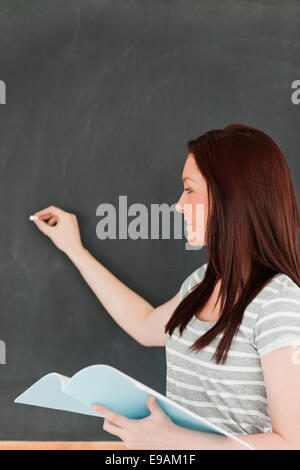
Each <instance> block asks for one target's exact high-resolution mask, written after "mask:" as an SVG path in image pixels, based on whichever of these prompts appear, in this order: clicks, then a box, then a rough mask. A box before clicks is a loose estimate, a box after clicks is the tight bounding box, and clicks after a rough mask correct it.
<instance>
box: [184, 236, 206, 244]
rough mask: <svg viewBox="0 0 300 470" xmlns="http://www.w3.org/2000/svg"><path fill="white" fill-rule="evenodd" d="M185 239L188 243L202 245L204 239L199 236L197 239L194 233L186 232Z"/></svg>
mask: <svg viewBox="0 0 300 470" xmlns="http://www.w3.org/2000/svg"><path fill="white" fill-rule="evenodd" d="M186 241H187V242H188V244H189V245H193V246H204V240H203V239H202V238H201V237H199V238H198V239H197V238H196V235H195V233H188V234H187V237H186Z"/></svg>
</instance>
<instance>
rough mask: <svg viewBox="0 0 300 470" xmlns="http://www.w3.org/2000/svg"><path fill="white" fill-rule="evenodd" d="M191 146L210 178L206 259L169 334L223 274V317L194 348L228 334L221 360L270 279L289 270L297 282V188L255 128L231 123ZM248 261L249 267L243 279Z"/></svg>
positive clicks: (217, 357) (171, 321)
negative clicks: (244, 268) (244, 264)
mask: <svg viewBox="0 0 300 470" xmlns="http://www.w3.org/2000/svg"><path fill="white" fill-rule="evenodd" d="M187 148H188V151H189V153H192V154H193V155H194V157H195V162H196V164H197V166H198V168H199V170H200V172H201V173H202V175H203V177H204V178H205V180H206V183H207V189H208V216H207V228H206V245H207V250H208V264H207V268H206V272H205V275H204V278H203V280H202V281H200V282H199V283H198V284H197V285H196V286H194V287H193V288H192V289H191V291H190V292H189V293H188V294H187V295H186V296H185V297H184V298H183V299H182V300H181V302H180V304H179V305H178V307H177V308H176V310H175V311H174V313H173V315H172V317H171V318H170V319H169V321H168V323H167V324H166V326H165V333H168V334H169V335H172V333H173V331H174V329H175V328H179V332H180V336H181V335H182V332H183V330H184V329H185V328H186V326H187V324H188V323H189V321H190V320H191V319H192V317H193V315H194V314H195V313H196V312H199V311H201V309H202V308H203V307H204V305H205V304H206V302H207V301H208V299H209V298H210V296H211V294H212V292H213V289H214V287H215V284H216V282H217V281H218V280H220V279H221V285H220V292H219V296H218V299H217V302H218V300H219V298H221V302H220V317H219V320H218V321H217V322H216V323H215V324H214V325H213V326H212V328H210V329H209V330H208V331H207V332H206V333H205V334H203V335H202V336H201V337H200V338H198V339H197V340H196V341H195V342H194V343H193V344H192V346H190V348H189V349H190V350H191V351H199V350H200V349H202V348H204V347H205V346H207V345H208V344H209V343H210V342H211V341H212V340H213V339H214V338H215V337H216V336H217V335H218V334H220V333H223V335H221V340H220V341H219V343H218V347H217V349H216V351H215V353H214V355H213V358H212V359H213V360H215V362H216V363H217V364H219V363H221V364H224V363H225V361H226V359H227V355H228V352H229V349H230V345H231V342H232V340H233V338H234V336H235V334H236V333H237V331H238V328H239V326H240V324H241V322H242V319H243V314H244V311H245V309H246V307H247V305H248V304H249V303H250V302H251V301H252V300H253V299H254V298H255V297H256V295H257V294H258V293H259V292H260V290H261V289H262V288H263V287H264V286H265V285H266V284H267V283H268V282H269V281H270V280H271V279H272V278H273V276H275V275H276V274H279V273H283V274H286V275H287V276H289V277H290V278H291V279H292V280H293V281H294V282H295V283H296V284H297V285H298V286H299V287H300V264H299V249H298V233H299V227H300V221H299V212H298V206H297V199H296V193H295V189H294V186H293V182H292V178H291V174H290V171H289V168H288V165H287V163H286V160H285V158H284V156H283V154H282V152H281V150H280V149H279V147H278V146H277V144H276V143H275V142H274V140H273V139H272V138H271V137H269V136H268V135H267V134H266V133H265V132H262V131H260V130H258V129H255V128H253V127H250V126H246V125H242V124H232V125H229V126H227V127H225V128H224V129H214V130H210V131H208V132H206V133H205V134H203V135H201V136H200V137H198V138H196V139H195V140H190V141H188V142H187ZM211 202H212V203H211ZM245 261H246V262H247V263H248V264H249V266H250V274H249V276H248V278H247V280H246V281H245V279H243V276H242V267H243V262H245ZM217 302H216V303H217Z"/></svg>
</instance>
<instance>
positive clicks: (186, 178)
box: [182, 176, 197, 183]
mask: <svg viewBox="0 0 300 470" xmlns="http://www.w3.org/2000/svg"><path fill="white" fill-rule="evenodd" d="M185 180H191V181H194V183H197V181H195V180H193V178H190V177H189V176H186V177H185V178H183V179H182V181H183V182H185Z"/></svg>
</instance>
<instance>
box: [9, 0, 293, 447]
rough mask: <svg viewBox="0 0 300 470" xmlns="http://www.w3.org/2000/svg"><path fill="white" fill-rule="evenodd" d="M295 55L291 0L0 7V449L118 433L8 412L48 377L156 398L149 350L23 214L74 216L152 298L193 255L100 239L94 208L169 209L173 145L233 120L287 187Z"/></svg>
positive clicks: (173, 195)
mask: <svg viewBox="0 0 300 470" xmlns="http://www.w3.org/2000/svg"><path fill="white" fill-rule="evenodd" d="M299 51H300V4H299V2H292V1H261V2H252V1H244V0H236V1H227V0H225V1H223V0H222V1H221V0H220V1H216V0H207V1H192V0H184V1H172V2H170V1H166V0H165V1H162V0H161V1H143V0H139V1H137V0H136V1H118V0H114V1H104V0H35V1H32V0H26V1H21V0H18V1H17V0H1V1H0V80H1V81H2V82H3V83H5V85H6V100H5V103H4V101H3V102H1V104H0V124H1V126H0V179H1V181H0V193H1V206H0V207H1V222H2V223H1V231H0V237H1V243H0V249H1V257H0V260H1V262H0V280H1V282H0V288H1V295H0V302H1V322H0V324H1V328H0V339H1V341H2V342H3V343H1V344H2V345H3V344H5V346H6V360H5V363H2V364H0V380H1V385H0V389H1V392H0V439H2V440H14V439H16V440H80V441H81V440H115V439H118V438H117V437H114V436H113V435H111V434H108V433H107V432H105V431H104V430H103V429H102V425H101V423H102V421H101V420H97V419H95V418H93V417H86V416H83V415H75V414H72V413H63V412H59V411H54V410H47V409H42V408H37V407H29V406H25V405H16V404H14V403H13V400H14V398H15V397H16V396H17V395H19V394H20V393H21V392H22V391H24V390H25V388H27V387H28V386H29V385H31V384H32V383H34V382H35V381H36V380H37V379H39V378H40V377H42V376H43V375H45V374H47V373H48V372H51V371H57V372H60V373H62V374H64V375H69V376H70V375H72V374H74V373H75V372H77V371H78V370H79V369H81V368H83V367H85V366H88V365H91V364H97V363H106V364H110V365H112V366H114V367H117V368H118V369H120V370H121V371H123V372H125V373H127V374H129V375H131V376H133V377H134V378H136V379H137V380H140V381H142V382H144V383H145V384H146V385H149V386H151V387H153V388H155V389H156V390H158V391H159V392H162V393H165V374H166V364H165V350H164V348H161V347H150V348H147V347H144V346H142V345H140V344H139V343H137V342H136V341H135V340H134V339H132V338H131V337H130V336H129V335H128V334H127V333H125V332H124V331H123V330H122V329H121V328H120V327H119V326H118V325H117V324H116V323H115V322H114V321H113V319H112V318H111V317H110V315H109V314H108V313H107V312H106V311H105V309H104V308H103V306H102V305H101V304H100V303H99V301H98V300H97V298H96V297H95V296H94V294H93V293H92V291H91V290H90V288H89V287H88V286H87V285H86V284H85V283H84V281H83V280H82V278H81V275H80V274H79V272H78V271H77V269H76V268H75V267H74V266H73V265H72V264H71V263H70V261H69V259H68V258H67V257H66V256H65V255H64V254H63V253H62V252H60V251H59V250H57V249H56V247H55V246H54V245H53V244H52V243H51V242H50V240H49V239H48V238H47V237H44V236H43V235H42V234H41V233H40V232H39V231H38V230H37V229H36V227H35V226H34V225H33V223H32V222H29V220H28V216H29V215H30V214H32V213H33V212H35V211H37V210H39V209H42V208H44V207H46V206H48V205H50V204H53V205H56V206H58V207H61V208H63V209H65V210H67V211H70V212H74V213H75V214H76V215H77V217H78V221H79V225H80V229H81V234H82V239H83V242H84V245H85V246H86V247H87V248H88V249H89V250H90V252H91V253H92V254H93V255H94V256H95V257H96V258H97V259H99V261H100V262H102V263H103V264H104V265H105V266H106V267H107V268H108V269H110V270H111V271H112V272H113V273H114V274H115V275H116V276H117V277H118V278H119V279H121V280H122V281H123V282H124V283H125V284H126V285H128V286H129V287H131V288H132V289H133V290H135V291H136V292H137V293H138V294H139V295H141V296H143V297H144V298H145V299H146V300H148V301H149V302H150V303H151V304H152V305H153V306H155V307H156V306H158V305H160V304H162V303H163V302H166V301H167V300H168V299H170V298H171V297H172V296H173V295H175V293H176V292H177V291H178V290H179V288H180V285H181V283H182V282H183V280H184V279H185V277H186V276H187V275H188V274H189V273H191V272H192V271H193V270H194V269H196V267H198V266H200V265H201V264H203V263H204V262H206V255H207V252H206V249H202V250H195V251H188V250H186V249H185V240H184V239H172V238H171V239H169V240H166V239H151V238H149V239H137V240H132V239H130V238H128V239H118V238H117V239H109V240H100V239H99V238H98V237H97V234H96V225H97V222H98V221H99V217H97V215H96V210H97V207H98V206H99V204H101V203H111V204H114V205H115V206H116V207H117V206H118V200H119V196H120V195H126V196H127V198H128V205H130V204H134V203H142V204H145V205H146V206H148V207H150V205H151V204H153V203H158V204H161V203H167V204H169V205H171V204H173V203H175V202H176V201H177V200H178V198H179V196H180V194H181V191H182V182H181V175H182V169H183V165H184V162H185V158H186V145H185V144H186V141H187V140H189V139H191V138H195V137H197V136H198V135H200V134H201V133H203V132H205V131H206V130H209V129H213V128H214V129H216V128H221V127H224V126H225V125H227V124H230V123H238V122H240V123H244V124H248V125H253V126H255V127H257V128H259V129H262V130H264V131H266V132H267V133H269V134H270V135H271V136H272V137H273V138H274V139H275V141H276V142H277V143H278V144H279V146H280V147H281V149H282V151H283V152H284V154H285V156H286V159H287V161H288V164H289V167H290V169H291V172H292V176H293V179H294V183H295V186H296V190H297V192H298V190H299V181H300V175H299V171H300V165H299V146H300V135H299V120H300V106H297V105H296V104H293V102H292V100H291V94H292V89H291V84H292V82H293V81H294V80H296V79H299V78H300V77H299V62H297V61H299ZM297 74H298V76H297Z"/></svg>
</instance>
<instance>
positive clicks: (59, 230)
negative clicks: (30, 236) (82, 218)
mask: <svg viewBox="0 0 300 470" xmlns="http://www.w3.org/2000/svg"><path fill="white" fill-rule="evenodd" d="M34 215H37V216H38V217H39V219H38V220H35V221H34V223H35V225H36V226H37V227H38V228H39V230H40V231H41V232H43V233H44V235H47V236H48V237H49V238H50V239H51V240H52V242H53V243H54V245H56V246H57V248H59V249H60V250H61V251H63V252H64V253H66V254H67V255H71V254H72V253H75V252H77V251H80V250H82V249H83V245H82V241H81V237H80V231H79V226H78V222H77V217H76V215H75V214H71V213H70V212H65V211H63V210H62V209H59V208H58V207H55V206H50V207H46V209H43V210H41V211H39V212H35V214H34ZM46 220H47V222H45V221H46Z"/></svg>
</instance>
